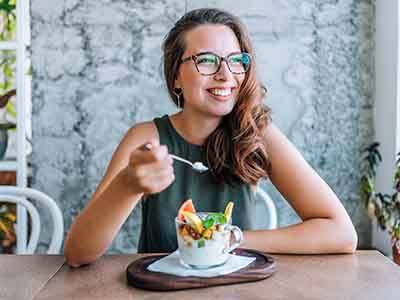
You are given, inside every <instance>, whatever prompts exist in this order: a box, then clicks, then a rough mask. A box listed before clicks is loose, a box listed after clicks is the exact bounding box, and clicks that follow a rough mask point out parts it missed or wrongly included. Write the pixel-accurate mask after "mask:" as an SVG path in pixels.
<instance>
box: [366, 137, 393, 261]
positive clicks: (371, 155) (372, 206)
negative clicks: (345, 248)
mask: <svg viewBox="0 0 400 300" xmlns="http://www.w3.org/2000/svg"><path fill="white" fill-rule="evenodd" d="M379 145H380V144H379V143H378V142H374V143H372V144H371V145H370V146H368V147H367V148H365V149H364V151H363V158H362V163H363V164H364V166H363V167H364V168H365V170H366V173H365V174H364V175H363V176H362V177H361V186H360V197H361V200H362V201H363V203H364V205H365V208H366V209H367V212H368V216H369V217H370V218H371V219H373V220H376V222H377V224H378V226H380V228H381V229H382V230H386V231H388V233H389V234H390V238H391V242H392V251H393V260H394V261H395V263H397V264H398V265H400V152H399V153H397V160H396V171H395V174H394V176H393V193H392V194H383V193H380V192H376V191H375V185H374V182H375V177H376V169H377V168H378V166H379V163H380V162H381V161H382V156H381V154H380V152H379Z"/></svg>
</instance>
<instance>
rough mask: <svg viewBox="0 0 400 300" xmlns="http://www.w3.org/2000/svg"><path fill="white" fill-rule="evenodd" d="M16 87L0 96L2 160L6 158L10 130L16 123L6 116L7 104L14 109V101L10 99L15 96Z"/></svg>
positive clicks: (0, 157) (0, 146)
mask: <svg viewBox="0 0 400 300" xmlns="http://www.w3.org/2000/svg"><path fill="white" fill-rule="evenodd" d="M15 94H16V91H15V89H13V90H11V91H8V92H7V93H5V94H4V95H2V96H0V109H2V111H1V112H0V160H2V159H4V155H5V153H6V150H7V144H8V130H9V129H15V128H16V125H15V123H14V122H9V121H8V120H7V118H6V113H7V109H6V106H7V105H8V106H9V109H11V110H14V108H13V106H12V103H11V102H9V100H10V99H11V98H12V97H13V96H15Z"/></svg>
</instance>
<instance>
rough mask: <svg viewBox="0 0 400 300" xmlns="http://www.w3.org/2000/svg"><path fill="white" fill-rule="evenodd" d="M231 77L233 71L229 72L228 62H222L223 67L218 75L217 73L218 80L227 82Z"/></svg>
mask: <svg viewBox="0 0 400 300" xmlns="http://www.w3.org/2000/svg"><path fill="white" fill-rule="evenodd" d="M229 76H232V73H231V71H230V70H229V67H228V63H227V61H226V60H223V61H221V66H220V68H219V70H218V72H217V73H215V76H214V77H215V79H216V80H227V79H228V78H229Z"/></svg>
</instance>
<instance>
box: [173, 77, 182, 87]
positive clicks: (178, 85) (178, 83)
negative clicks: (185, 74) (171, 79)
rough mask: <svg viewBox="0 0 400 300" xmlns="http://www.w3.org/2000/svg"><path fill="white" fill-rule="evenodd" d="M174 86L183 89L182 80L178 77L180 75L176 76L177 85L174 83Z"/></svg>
mask: <svg viewBox="0 0 400 300" xmlns="http://www.w3.org/2000/svg"><path fill="white" fill-rule="evenodd" d="M174 88H176V89H182V86H181V83H180V80H179V79H178V77H175V85H174Z"/></svg>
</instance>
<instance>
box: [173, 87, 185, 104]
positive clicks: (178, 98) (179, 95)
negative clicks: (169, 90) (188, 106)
mask: <svg viewBox="0 0 400 300" xmlns="http://www.w3.org/2000/svg"><path fill="white" fill-rule="evenodd" d="M173 93H174V95H175V96H176V102H177V105H178V108H181V96H182V94H183V92H182V90H181V92H180V93H177V92H175V91H173Z"/></svg>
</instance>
